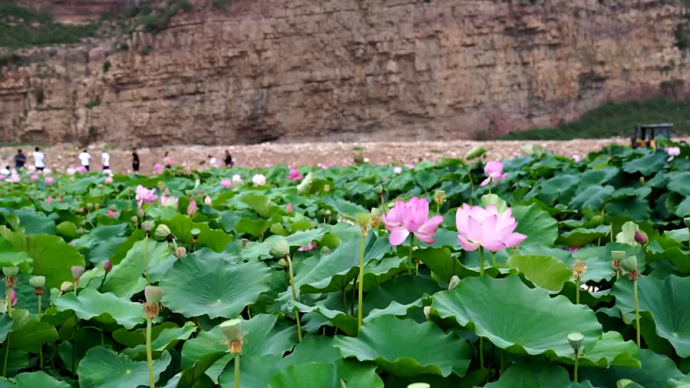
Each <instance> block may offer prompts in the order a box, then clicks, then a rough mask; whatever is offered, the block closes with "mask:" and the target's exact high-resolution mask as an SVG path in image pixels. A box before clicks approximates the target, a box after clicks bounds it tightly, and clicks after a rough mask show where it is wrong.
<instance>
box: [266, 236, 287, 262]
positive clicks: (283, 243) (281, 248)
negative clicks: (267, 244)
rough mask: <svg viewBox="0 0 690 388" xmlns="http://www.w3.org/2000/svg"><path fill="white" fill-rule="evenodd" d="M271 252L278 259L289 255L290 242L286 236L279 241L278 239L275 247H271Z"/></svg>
mask: <svg viewBox="0 0 690 388" xmlns="http://www.w3.org/2000/svg"><path fill="white" fill-rule="evenodd" d="M270 254H271V256H273V257H274V258H276V259H280V258H283V257H285V256H287V255H289V254H290V245H289V244H288V242H287V240H286V239H284V238H280V239H279V240H278V241H276V242H275V243H274V244H273V247H271V251H270Z"/></svg>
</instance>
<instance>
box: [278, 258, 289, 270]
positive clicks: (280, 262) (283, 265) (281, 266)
mask: <svg viewBox="0 0 690 388" xmlns="http://www.w3.org/2000/svg"><path fill="white" fill-rule="evenodd" d="M287 266H288V262H287V260H285V259H280V260H278V269H279V270H284V269H285V268H287Z"/></svg>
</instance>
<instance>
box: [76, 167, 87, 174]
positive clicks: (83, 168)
mask: <svg viewBox="0 0 690 388" xmlns="http://www.w3.org/2000/svg"><path fill="white" fill-rule="evenodd" d="M77 172H78V173H81V174H84V173H85V172H86V167H84V166H79V167H77Z"/></svg>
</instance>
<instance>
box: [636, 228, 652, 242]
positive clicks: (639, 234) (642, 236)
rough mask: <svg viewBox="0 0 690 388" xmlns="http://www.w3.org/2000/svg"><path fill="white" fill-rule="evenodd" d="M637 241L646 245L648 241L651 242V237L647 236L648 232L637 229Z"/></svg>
mask: <svg viewBox="0 0 690 388" xmlns="http://www.w3.org/2000/svg"><path fill="white" fill-rule="evenodd" d="M635 241H637V243H638V244H640V245H645V244H647V242H649V239H648V238H647V235H646V234H644V233H643V232H640V231H639V230H637V231H635Z"/></svg>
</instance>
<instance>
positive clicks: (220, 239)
mask: <svg viewBox="0 0 690 388" xmlns="http://www.w3.org/2000/svg"><path fill="white" fill-rule="evenodd" d="M162 223H163V224H165V225H167V226H168V227H169V228H170V232H171V233H172V234H173V236H175V238H177V239H178V240H179V241H181V242H182V243H184V244H188V245H191V244H193V243H194V241H193V240H192V229H199V231H200V232H201V233H200V234H199V239H198V241H197V242H196V245H197V246H199V247H209V248H211V249H213V250H214V251H216V252H220V251H222V250H224V249H225V246H226V245H228V244H229V243H231V242H232V237H231V236H230V235H228V234H227V233H225V232H223V231H222V230H219V229H211V228H210V227H209V226H208V224H201V223H194V222H192V220H190V219H189V217H187V216H183V215H180V216H177V217H173V218H171V219H169V220H165V221H163V222H162Z"/></svg>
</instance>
